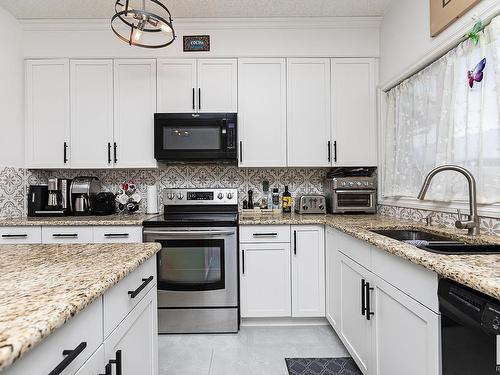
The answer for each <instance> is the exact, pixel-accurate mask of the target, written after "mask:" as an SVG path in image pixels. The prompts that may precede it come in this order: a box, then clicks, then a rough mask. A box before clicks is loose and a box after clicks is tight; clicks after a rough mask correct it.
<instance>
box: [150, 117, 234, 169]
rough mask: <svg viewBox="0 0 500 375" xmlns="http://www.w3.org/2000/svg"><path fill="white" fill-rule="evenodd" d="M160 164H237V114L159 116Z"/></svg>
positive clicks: (157, 128) (156, 145)
mask: <svg viewBox="0 0 500 375" xmlns="http://www.w3.org/2000/svg"><path fill="white" fill-rule="evenodd" d="M154 126H155V140H154V142H155V158H156V160H158V161H166V162H177V161H180V162H182V161H225V162H228V161H237V160H238V152H237V151H238V150H237V143H238V142H237V139H238V138H237V137H238V134H237V114H236V113H156V114H155V125H154Z"/></svg>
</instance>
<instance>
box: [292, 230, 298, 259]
mask: <svg viewBox="0 0 500 375" xmlns="http://www.w3.org/2000/svg"><path fill="white" fill-rule="evenodd" d="M293 254H294V255H297V231H296V230H294V231H293Z"/></svg>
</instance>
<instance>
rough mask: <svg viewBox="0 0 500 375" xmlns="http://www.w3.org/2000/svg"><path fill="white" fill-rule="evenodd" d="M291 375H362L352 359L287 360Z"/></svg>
mask: <svg viewBox="0 0 500 375" xmlns="http://www.w3.org/2000/svg"><path fill="white" fill-rule="evenodd" d="M285 361H286V367H287V368H288V373H289V374H290V375H362V373H361V371H360V369H359V368H358V366H357V365H356V363H355V362H354V360H353V359H352V358H350V357H345V358H285Z"/></svg>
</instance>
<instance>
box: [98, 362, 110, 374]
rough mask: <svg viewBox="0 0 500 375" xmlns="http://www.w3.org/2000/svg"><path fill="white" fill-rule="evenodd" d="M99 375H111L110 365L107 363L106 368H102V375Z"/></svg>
mask: <svg viewBox="0 0 500 375" xmlns="http://www.w3.org/2000/svg"><path fill="white" fill-rule="evenodd" d="M99 375H112V374H111V363H109V362H108V363H107V364H106V367H104V374H99Z"/></svg>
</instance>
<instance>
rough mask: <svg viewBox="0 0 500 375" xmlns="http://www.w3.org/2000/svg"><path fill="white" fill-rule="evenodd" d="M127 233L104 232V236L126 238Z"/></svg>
mask: <svg viewBox="0 0 500 375" xmlns="http://www.w3.org/2000/svg"><path fill="white" fill-rule="evenodd" d="M128 236H129V234H128V233H105V234H104V237H106V238H128Z"/></svg>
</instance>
